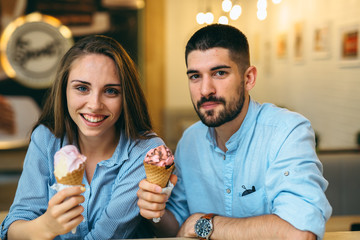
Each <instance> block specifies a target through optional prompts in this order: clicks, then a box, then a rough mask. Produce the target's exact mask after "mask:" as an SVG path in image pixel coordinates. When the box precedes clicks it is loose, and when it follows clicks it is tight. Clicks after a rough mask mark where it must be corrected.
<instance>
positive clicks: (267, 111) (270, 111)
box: [257, 103, 309, 126]
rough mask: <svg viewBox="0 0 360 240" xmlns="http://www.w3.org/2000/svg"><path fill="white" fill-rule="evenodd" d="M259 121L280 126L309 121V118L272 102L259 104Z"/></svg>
mask: <svg viewBox="0 0 360 240" xmlns="http://www.w3.org/2000/svg"><path fill="white" fill-rule="evenodd" d="M257 121H258V123H263V124H266V125H280V126H286V125H289V124H290V125H293V124H299V123H301V122H309V120H308V119H307V118H306V117H305V116H303V115H302V114H300V113H298V112H295V111H292V110H289V109H288V108H285V107H279V106H276V105H275V104H271V103H263V104H260V105H259V112H258V116H257Z"/></svg>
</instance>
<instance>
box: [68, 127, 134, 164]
mask: <svg viewBox="0 0 360 240" xmlns="http://www.w3.org/2000/svg"><path fill="white" fill-rule="evenodd" d="M120 131H121V132H120V138H119V142H118V144H117V146H116V149H115V151H114V153H113V155H112V156H111V158H109V159H107V160H103V161H101V162H100V163H99V166H106V167H112V166H114V165H116V164H120V163H122V162H124V161H126V160H127V159H129V154H128V151H126V149H128V148H129V145H130V140H129V138H127V137H126V136H125V132H124V131H123V130H120ZM69 144H70V142H69V139H68V138H67V136H65V137H64V141H63V143H62V147H63V146H66V145H69ZM73 145H75V146H76V147H77V148H79V146H78V143H77V142H74V144H73Z"/></svg>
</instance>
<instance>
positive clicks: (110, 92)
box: [105, 88, 120, 95]
mask: <svg viewBox="0 0 360 240" xmlns="http://www.w3.org/2000/svg"><path fill="white" fill-rule="evenodd" d="M105 92H106V93H107V94H109V95H118V94H119V93H120V91H119V90H117V89H115V88H107V89H106V90H105Z"/></svg>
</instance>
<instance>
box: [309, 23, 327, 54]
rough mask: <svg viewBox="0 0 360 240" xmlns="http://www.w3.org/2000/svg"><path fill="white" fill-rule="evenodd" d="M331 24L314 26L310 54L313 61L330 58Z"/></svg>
mask: <svg viewBox="0 0 360 240" xmlns="http://www.w3.org/2000/svg"><path fill="white" fill-rule="evenodd" d="M330 41H331V23H330V22H324V23H319V24H316V25H315V27H314V31H313V35H312V53H313V57H314V59H326V58H329V57H330V55H331V54H330V47H331V42H330Z"/></svg>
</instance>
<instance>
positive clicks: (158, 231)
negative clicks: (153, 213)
mask: <svg viewBox="0 0 360 240" xmlns="http://www.w3.org/2000/svg"><path fill="white" fill-rule="evenodd" d="M149 221H151V223H152V226H153V230H154V233H155V235H156V236H157V237H174V236H176V234H177V232H178V231H179V224H178V222H177V220H176V218H175V216H174V215H173V214H172V213H171V212H170V211H169V210H167V209H165V214H164V215H163V216H162V217H161V220H160V222H158V223H154V222H153V220H152V219H149Z"/></svg>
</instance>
